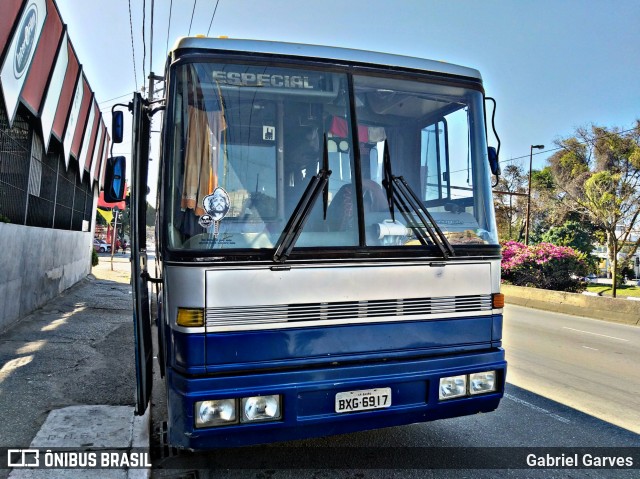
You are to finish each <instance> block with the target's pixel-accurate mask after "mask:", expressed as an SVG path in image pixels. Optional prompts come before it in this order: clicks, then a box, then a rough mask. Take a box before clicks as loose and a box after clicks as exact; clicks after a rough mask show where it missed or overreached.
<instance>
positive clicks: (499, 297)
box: [491, 293, 504, 309]
mask: <svg viewBox="0 0 640 479" xmlns="http://www.w3.org/2000/svg"><path fill="white" fill-rule="evenodd" d="M491 304H492V306H493V309H501V308H504V294H502V293H494V294H492V295H491Z"/></svg>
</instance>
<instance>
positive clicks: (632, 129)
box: [500, 128, 635, 163]
mask: <svg viewBox="0 0 640 479" xmlns="http://www.w3.org/2000/svg"><path fill="white" fill-rule="evenodd" d="M634 130H635V128H629V129H628V130H622V131H609V132H607V133H605V134H604V135H603V136H609V135H622V134H623V133H629V132H630V131H634ZM596 140H597V138H591V139H589V140H584V141H579V142H578V144H579V145H586V144H589V143H593V142H594V141H596ZM564 149H565V147H564V146H558V147H556V148H551V149H549V150H544V151H540V152H538V153H533V156H536V155H543V154H545V153H550V152H552V151H558V150H564ZM525 158H529V155H523V156H518V157H516V158H510V159H508V160H504V161H501V162H500V163H510V162H512V161H516V160H523V159H525Z"/></svg>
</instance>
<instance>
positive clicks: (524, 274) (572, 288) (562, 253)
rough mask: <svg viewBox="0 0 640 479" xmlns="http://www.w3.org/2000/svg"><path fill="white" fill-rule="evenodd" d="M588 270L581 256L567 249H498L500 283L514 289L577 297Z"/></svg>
mask: <svg viewBox="0 0 640 479" xmlns="http://www.w3.org/2000/svg"><path fill="white" fill-rule="evenodd" d="M588 271H589V268H588V265H587V261H586V259H585V257H584V254H583V253H579V252H578V251H576V250H574V249H573V248H571V247H569V246H555V245H552V244H551V243H539V244H537V245H533V246H526V245H524V244H522V243H518V242H516V241H507V242H506V243H504V244H503V249H502V279H503V280H504V282H505V283H510V284H513V285H515V286H530V287H534V288H541V289H552V290H556V291H569V292H573V293H579V292H582V291H584V290H585V288H586V283H584V281H582V278H583V277H584V276H585V275H586V274H587V273H588Z"/></svg>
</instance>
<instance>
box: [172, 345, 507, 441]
mask: <svg viewBox="0 0 640 479" xmlns="http://www.w3.org/2000/svg"><path fill="white" fill-rule="evenodd" d="M506 367H507V365H506V361H505V358H504V351H503V350H502V349H495V350H491V351H488V352H481V353H469V354H458V355H455V356H446V357H445V356H443V357H435V358H424V359H414V360H402V361H393V362H376V363H373V364H359V365H345V366H342V365H336V366H334V367H330V366H329V367H324V368H317V367H316V368H313V369H311V368H310V369H294V370H287V371H276V372H265V371H255V372H249V373H246V372H245V373H243V374H242V375H235V376H234V375H225V376H219V377H186V376H183V375H181V374H179V373H177V372H176V371H174V370H172V369H169V370H168V371H167V378H166V379H167V389H168V416H169V417H168V432H169V438H168V439H169V443H170V444H171V445H172V446H175V447H181V448H188V449H211V448H218V447H225V446H226V447H235V446H242V445H250V444H260V443H267V442H276V441H288V440H293V439H303V438H309V437H318V436H328V435H334V434H343V433H349V432H355V431H362V430H368V429H377V428H382V427H389V426H398V425H404V424H412V423H418V422H425V421H432V420H436V419H444V418H452V417H457V416H464V415H469V414H476V413H480V412H489V411H493V410H494V409H496V408H497V407H498V404H499V402H500V399H501V398H502V396H503V393H504V384H505V376H506ZM485 371H495V391H491V392H484V393H482V394H477V395H470V394H469V393H468V391H469V389H470V387H469V385H468V384H467V386H466V388H467V394H464V395H462V396H459V397H456V398H452V399H441V398H440V397H439V392H440V380H441V379H442V378H451V377H456V378H465V377H466V378H467V383H468V379H469V375H471V374H475V373H482V372H485ZM361 391H365V393H360V392H361ZM372 391H373V393H371V392H372ZM376 391H377V392H378V393H379V394H380V395H381V396H382V394H381V393H380V392H383V393H384V396H387V395H388V396H390V397H389V398H388V403H387V404H381V401H386V399H384V398H383V399H380V398H377V399H376V400H374V399H370V398H368V399H367V400H365V401H364V402H365V403H367V404H365V405H366V406H369V404H368V403H369V402H371V406H374V407H376V408H375V409H368V410H357V411H351V412H337V409H339V406H338V402H339V399H340V398H343V399H345V400H347V399H349V398H351V397H358V396H359V395H361V394H365V395H369V394H374V395H375V394H376ZM340 393H346V394H340ZM387 393H389V394H387ZM338 394H339V397H338V398H336V395H338ZM264 396H275V397H277V398H278V402H279V408H280V409H279V411H278V412H277V415H278V416H279V417H278V418H277V419H276V420H271V421H270V420H259V421H258V422H243V414H242V408H243V401H242V398H245V400H246V398H256V397H264ZM220 399H228V400H229V401H226V402H225V403H226V404H227V405H229V404H235V411H234V413H233V415H232V414H231V413H230V412H229V411H227V412H226V414H222V415H221V416H222V417H223V418H227V419H230V422H228V423H222V424H220V425H215V426H211V427H207V425H206V424H205V425H204V426H203V425H199V426H198V427H196V416H197V415H198V414H199V413H201V402H202V401H216V400H220ZM358 401H359V403H360V405H361V406H362V403H363V401H362V399H359V400H358ZM376 401H377V402H378V404H375V402H376ZM210 404H215V403H210ZM344 404H345V402H344V401H343V403H342V406H344ZM350 405H351V404H348V406H350ZM244 420H245V421H246V419H244Z"/></svg>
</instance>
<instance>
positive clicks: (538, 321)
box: [503, 305, 640, 433]
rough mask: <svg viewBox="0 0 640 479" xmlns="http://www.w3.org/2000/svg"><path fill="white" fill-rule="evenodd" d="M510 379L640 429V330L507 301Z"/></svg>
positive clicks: (579, 407)
mask: <svg viewBox="0 0 640 479" xmlns="http://www.w3.org/2000/svg"><path fill="white" fill-rule="evenodd" d="M503 336H504V347H505V350H506V353H507V361H508V362H509V370H508V373H507V380H508V381H509V383H511V384H514V385H517V386H520V387H521V388H524V389H527V390H529V391H532V392H534V393H536V394H539V395H541V396H544V397H547V398H550V399H553V400H555V401H558V402H560V403H562V404H565V405H567V406H570V407H573V408H575V409H577V410H579V411H582V412H584V413H587V414H590V415H592V416H595V417H597V418H600V419H603V420H605V421H607V422H610V423H612V424H615V425H618V426H620V427H623V428H626V429H629V430H630V431H633V432H636V433H640V414H639V413H638V411H640V374H639V373H638V367H639V365H640V328H639V327H637V326H629V325H624V324H617V323H610V322H607V321H599V320H596V319H588V318H580V317H576V316H569V315H566V314H558V313H551V312H546V311H540V310H536V309H529V308H523V307H520V306H511V305H507V307H506V308H505V319H504V334H503Z"/></svg>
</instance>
